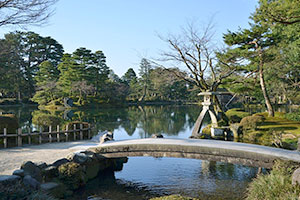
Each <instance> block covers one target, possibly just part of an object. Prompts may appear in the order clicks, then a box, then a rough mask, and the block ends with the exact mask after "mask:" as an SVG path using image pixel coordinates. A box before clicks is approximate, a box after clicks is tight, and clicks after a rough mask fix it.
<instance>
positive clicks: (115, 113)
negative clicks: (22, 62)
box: [2, 105, 258, 200]
mask: <svg viewBox="0 0 300 200" xmlns="http://www.w3.org/2000/svg"><path fill="white" fill-rule="evenodd" d="M200 110H201V107H199V106H195V105H193V106H144V107H138V106H132V107H128V108H97V109H96V108H95V109H89V110H88V109H86V110H73V111H68V112H45V113H46V114H48V115H55V116H57V117H59V118H60V119H61V121H62V122H67V121H71V120H80V121H86V122H89V123H91V124H92V125H93V126H94V127H95V128H94V131H95V133H97V132H99V131H105V130H111V131H114V138H115V140H124V139H136V138H147V137H151V135H152V134H162V135H163V136H164V137H167V138H188V137H189V136H191V133H192V130H193V125H194V123H195V121H196V119H197V117H198V115H199V112H200ZM2 111H3V112H10V113H15V114H16V115H17V116H18V118H19V120H20V122H19V124H20V125H21V126H22V128H24V129H26V128H28V127H31V128H32V129H35V128H37V125H36V124H34V121H33V120H32V118H33V117H34V116H35V115H38V114H40V113H41V112H42V111H38V110H36V109H35V108H23V109H16V108H10V109H3V110H2ZM205 123H207V121H206V122H205ZM257 171H258V169H257V168H253V167H246V166H241V165H233V164H227V163H221V162H211V161H202V160H195V159H180V158H152V157H130V158H129V161H128V163H126V164H125V165H124V168H123V170H122V171H120V172H116V173H115V174H114V177H113V179H109V180H108V181H107V183H105V184H103V181H102V180H101V181H100V180H97V179H96V180H94V181H93V182H92V183H90V184H89V185H87V186H86V187H85V188H84V189H83V190H81V191H79V192H78V193H76V194H75V196H74V197H72V199H87V198H88V197H91V196H93V197H99V198H104V199H128V200H130V199H133V200H137V199H148V198H149V197H153V196H161V195H167V194H183V195H186V196H192V197H199V198H201V199H242V198H243V197H244V195H245V191H246V187H247V185H248V183H249V182H250V181H251V180H252V178H253V177H255V176H256V174H257Z"/></svg>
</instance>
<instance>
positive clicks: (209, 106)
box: [192, 92, 220, 136]
mask: <svg viewBox="0 0 300 200" xmlns="http://www.w3.org/2000/svg"><path fill="white" fill-rule="evenodd" d="M217 94H220V93H217V92H202V93H200V94H199V95H202V96H204V101H203V103H202V105H203V108H202V111H201V113H200V115H199V117H198V119H197V121H196V123H195V127H194V130H193V132H192V136H198V135H199V134H200V131H201V126H202V123H203V120H204V117H205V115H206V113H207V112H208V114H209V117H210V119H211V123H212V127H213V128H215V127H218V118H217V114H216V112H215V111H214V108H213V102H212V99H213V95H217Z"/></svg>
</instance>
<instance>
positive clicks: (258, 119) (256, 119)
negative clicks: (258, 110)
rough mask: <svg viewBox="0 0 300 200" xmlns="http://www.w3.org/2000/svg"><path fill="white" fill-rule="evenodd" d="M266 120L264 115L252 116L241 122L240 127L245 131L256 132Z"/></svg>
mask: <svg viewBox="0 0 300 200" xmlns="http://www.w3.org/2000/svg"><path fill="white" fill-rule="evenodd" d="M264 120H265V117H264V116H263V115H252V116H248V117H244V118H243V119H242V120H241V122H240V126H241V127H242V128H243V130H256V128H257V126H258V125H259V124H260V123H262V122H263V121H264Z"/></svg>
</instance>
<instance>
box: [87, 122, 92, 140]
mask: <svg viewBox="0 0 300 200" xmlns="http://www.w3.org/2000/svg"><path fill="white" fill-rule="evenodd" d="M90 138H91V124H89V129H88V139H90Z"/></svg>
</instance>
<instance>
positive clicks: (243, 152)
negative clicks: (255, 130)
mask: <svg viewBox="0 0 300 200" xmlns="http://www.w3.org/2000/svg"><path fill="white" fill-rule="evenodd" d="M89 150H90V151H93V152H95V153H98V154H101V155H102V156H104V157H107V158H117V157H131V156H152V157H176V158H194V159H201V160H211V161H221V162H228V163H234V164H242V165H246V166H256V167H265V168H271V167H272V165H273V163H274V160H275V159H282V160H290V161H294V162H299V163H300V152H299V151H290V150H285V149H279V148H273V147H266V146H261V145H255V144H245V143H238V142H226V141H218V140H198V139H166V138H148V139H135V140H124V141H110V142H106V143H103V144H101V145H99V146H97V147H94V148H91V149H89Z"/></svg>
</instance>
